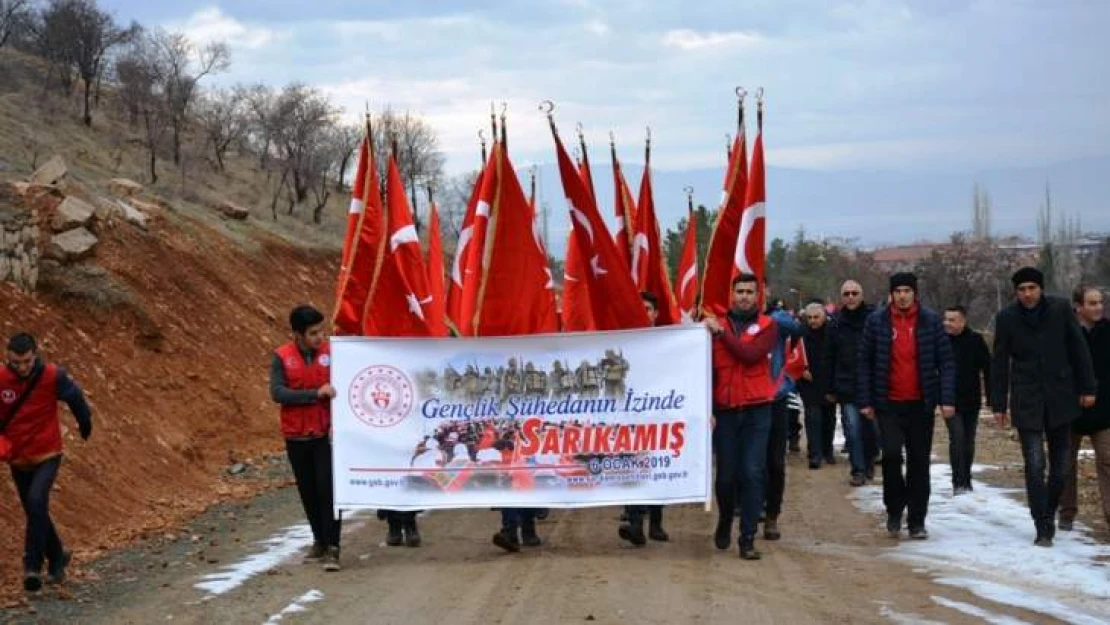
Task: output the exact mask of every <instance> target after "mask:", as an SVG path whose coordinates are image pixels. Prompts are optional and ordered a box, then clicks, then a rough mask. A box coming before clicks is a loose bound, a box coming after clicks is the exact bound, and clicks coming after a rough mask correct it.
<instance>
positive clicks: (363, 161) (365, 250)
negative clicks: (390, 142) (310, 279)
mask: <svg viewBox="0 0 1110 625" xmlns="http://www.w3.org/2000/svg"><path fill="white" fill-rule="evenodd" d="M367 135H369V127H367ZM369 146H370V141H369V136H367V137H364V138H363V140H362V145H361V146H360V147H359V157H358V169H357V170H356V172H357V173H356V174H355V179H354V183H353V185H352V187H353V188H352V190H351V209H350V211H349V212H348V214H347V234H346V238H345V240H344V242H343V260H342V263H341V265H340V268H339V288H338V290H337V291H338V292H337V294H336V305H335V317H334V323H335V332H336V334H346V335H357V334H361V333H362V327H363V318H362V316H363V311H364V309H365V307H366V302H367V300H368V299H369V298H370V294H371V292H372V291H373V287H374V284H375V282H376V280H377V278H378V274H379V267H380V266H381V263H382V259H383V256H384V254H385V249H386V247H385V231H386V223H385V217H386V215H385V211H383V210H382V200H381V192H380V190H379V187H378V168H377V165H376V164H375V163H374V154H373V150H371V149H370V147H369Z"/></svg>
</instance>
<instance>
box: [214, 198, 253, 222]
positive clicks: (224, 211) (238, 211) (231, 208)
mask: <svg viewBox="0 0 1110 625" xmlns="http://www.w3.org/2000/svg"><path fill="white" fill-rule="evenodd" d="M216 210H218V211H220V214H221V215H223V216H224V217H227V218H228V219H234V220H237V221H242V220H244V219H246V218H247V217H250V215H251V212H250V210H248V209H246V208H243V207H242V206H239V205H238V204H236V203H234V202H232V201H231V200H220V201H219V202H218V203H217V204H216Z"/></svg>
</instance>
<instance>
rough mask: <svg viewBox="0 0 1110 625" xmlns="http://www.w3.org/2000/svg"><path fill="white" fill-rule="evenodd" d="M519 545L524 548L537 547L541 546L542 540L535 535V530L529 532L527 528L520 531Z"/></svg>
mask: <svg viewBox="0 0 1110 625" xmlns="http://www.w3.org/2000/svg"><path fill="white" fill-rule="evenodd" d="M520 544H521V545H524V546H525V547H539V546H540V545H542V544H543V539H542V538H540V537H539V536H538V535H537V534H536V528H534V527H533V528H532V529H531V530H530V531H529V530H528V529H527V528H522V529H521V530H520Z"/></svg>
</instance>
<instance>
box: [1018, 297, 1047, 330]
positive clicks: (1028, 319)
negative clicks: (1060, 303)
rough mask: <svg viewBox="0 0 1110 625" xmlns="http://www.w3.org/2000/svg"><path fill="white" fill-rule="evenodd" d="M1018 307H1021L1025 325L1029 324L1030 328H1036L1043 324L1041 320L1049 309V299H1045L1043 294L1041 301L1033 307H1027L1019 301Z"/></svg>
mask: <svg viewBox="0 0 1110 625" xmlns="http://www.w3.org/2000/svg"><path fill="white" fill-rule="evenodd" d="M1018 308H1020V309H1021V319H1022V321H1024V322H1025V325H1027V326H1029V327H1030V328H1036V327H1037V326H1039V325H1041V321H1042V320H1043V319H1044V314H1045V311H1047V310H1048V300H1047V299H1045V298H1044V296H1043V295H1042V296H1041V299H1040V301H1039V302H1037V305H1036V306H1034V307H1032V308H1026V307H1025V306H1023V305H1022V304H1021V303H1020V302H1019V303H1018Z"/></svg>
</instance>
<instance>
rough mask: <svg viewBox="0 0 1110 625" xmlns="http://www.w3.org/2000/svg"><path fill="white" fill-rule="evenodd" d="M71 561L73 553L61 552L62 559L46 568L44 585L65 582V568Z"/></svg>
mask: <svg viewBox="0 0 1110 625" xmlns="http://www.w3.org/2000/svg"><path fill="white" fill-rule="evenodd" d="M72 560H73V552H71V551H63V552H62V558H61V560H59V561H58V562H51V563H50V565H49V566H47V567H46V583H48V584H55V585H57V584H61V583H63V582H65V581H66V567H67V566H69V563H70V562H71V561H72Z"/></svg>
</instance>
